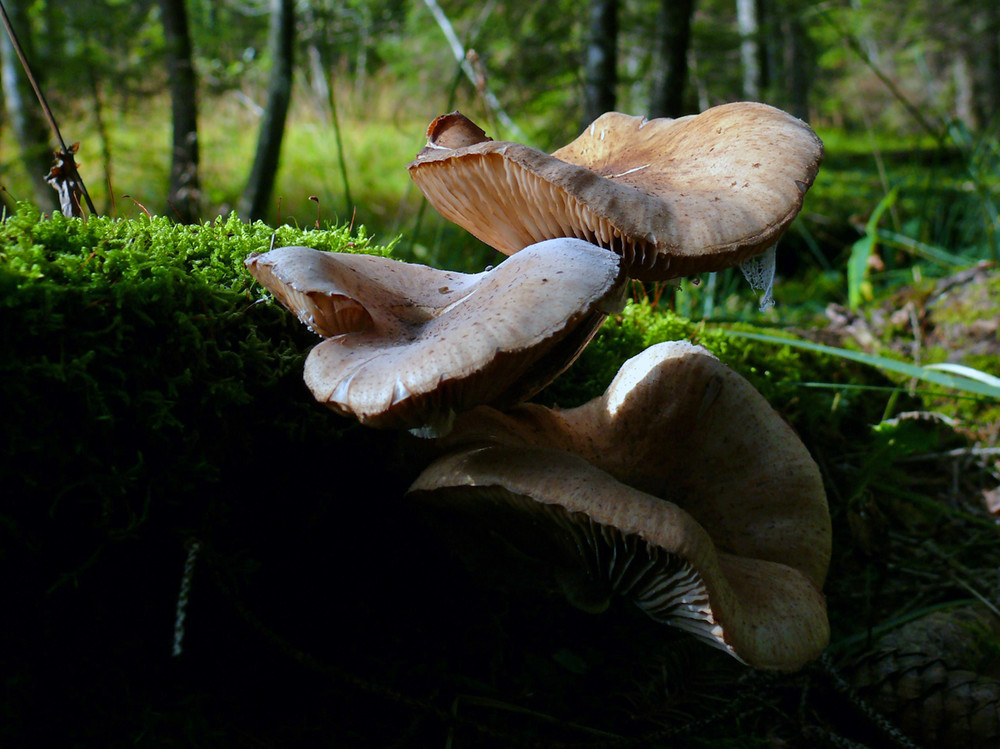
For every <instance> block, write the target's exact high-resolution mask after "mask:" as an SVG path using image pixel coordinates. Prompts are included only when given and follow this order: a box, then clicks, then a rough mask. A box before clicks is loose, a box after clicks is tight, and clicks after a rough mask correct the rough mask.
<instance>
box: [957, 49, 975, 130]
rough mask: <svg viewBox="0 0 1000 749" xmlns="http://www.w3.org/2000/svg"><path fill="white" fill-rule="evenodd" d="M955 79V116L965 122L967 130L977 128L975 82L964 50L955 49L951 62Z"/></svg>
mask: <svg viewBox="0 0 1000 749" xmlns="http://www.w3.org/2000/svg"><path fill="white" fill-rule="evenodd" d="M951 71H952V77H953V79H954V81H955V116H956V117H957V118H958V119H960V120H961V121H962V122H964V123H965V126H966V127H968V128H969V130H978V129H979V124H980V123H979V117H978V113H977V111H976V95H975V84H974V83H973V80H972V66H971V65H970V64H969V58H968V56H967V55H966V54H965V51H964V50H961V49H959V50H957V51H956V52H955V56H954V58H953V59H952V63H951Z"/></svg>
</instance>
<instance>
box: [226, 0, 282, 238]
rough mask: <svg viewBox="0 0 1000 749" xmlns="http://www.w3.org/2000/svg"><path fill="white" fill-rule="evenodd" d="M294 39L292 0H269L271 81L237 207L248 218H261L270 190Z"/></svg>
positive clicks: (276, 157) (276, 160)
mask: <svg viewBox="0 0 1000 749" xmlns="http://www.w3.org/2000/svg"><path fill="white" fill-rule="evenodd" d="M294 42H295V2H294V0H271V39H270V42H269V44H270V48H271V57H272V68H271V84H270V87H269V89H268V93H267V107H266V109H265V110H264V117H263V119H262V120H261V123H260V136H259V138H258V140H257V154H256V156H254V160H253V168H252V169H251V170H250V179H249V181H248V182H247V188H246V190H245V191H244V193H243V197H242V198H240V202H239V205H238V207H237V213H239V215H240V216H242V217H243V218H244V219H246V220H249V221H256V220H258V219H262V218H263V217H264V214H265V213H266V211H267V205H268V202H269V201H270V200H271V192H272V191H273V190H274V178H275V176H276V175H277V173H278V160H279V157H280V155H281V141H282V138H283V137H284V134H285V118H286V117H287V115H288V104H289V102H290V101H291V98H292V66H293V63H294V51H295V49H294Z"/></svg>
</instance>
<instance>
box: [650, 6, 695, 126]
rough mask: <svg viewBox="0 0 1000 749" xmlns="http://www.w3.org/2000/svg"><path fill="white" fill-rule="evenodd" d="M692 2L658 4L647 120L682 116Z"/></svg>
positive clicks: (689, 43)
mask: <svg viewBox="0 0 1000 749" xmlns="http://www.w3.org/2000/svg"><path fill="white" fill-rule="evenodd" d="M693 15H694V0H661V1H660V14H659V19H658V23H657V29H658V31H659V34H660V50H659V57H660V59H659V64H658V66H657V69H656V70H655V71H654V75H653V91H652V94H651V96H650V97H649V116H650V117H680V116H681V115H683V114H685V110H684V89H685V87H686V85H687V79H688V49H689V48H690V46H691V18H692V16H693Z"/></svg>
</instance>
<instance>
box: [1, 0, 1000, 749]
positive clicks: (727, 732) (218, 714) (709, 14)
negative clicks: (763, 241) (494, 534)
mask: <svg viewBox="0 0 1000 749" xmlns="http://www.w3.org/2000/svg"><path fill="white" fill-rule="evenodd" d="M3 7H4V8H5V9H6V11H7V14H8V15H9V17H10V21H11V23H12V25H13V27H14V28H15V29H16V31H17V35H18V37H19V39H20V42H21V46H22V47H23V49H24V51H25V53H26V54H27V57H28V58H29V60H30V62H31V66H32V69H33V71H34V74H35V77H36V78H37V80H38V83H39V85H40V88H41V90H42V91H44V94H45V97H46V98H47V100H48V103H49V105H50V107H51V110H52V113H53V114H54V117H55V119H56V120H57V121H58V125H59V127H60V129H61V132H62V136H63V137H64V138H65V140H66V143H67V144H72V143H75V142H79V150H78V151H77V152H76V154H75V157H76V161H77V162H78V163H79V171H80V174H81V176H82V178H83V179H84V180H85V182H86V185H87V188H88V190H89V194H90V196H91V197H92V199H93V203H94V206H95V208H96V211H95V213H97V214H101V215H102V216H104V217H107V219H105V218H94V217H92V216H90V215H87V220H85V221H77V220H72V219H65V220H64V219H62V218H61V217H59V216H58V215H55V211H56V210H57V209H58V207H59V203H58V199H57V194H56V192H55V191H54V190H53V189H52V187H51V186H50V185H48V184H47V183H46V182H45V175H46V174H48V172H49V169H50V167H51V165H52V153H53V149H54V148H55V147H56V146H57V144H56V142H55V139H54V137H53V134H52V130H51V128H50V127H49V124H48V123H47V122H46V120H45V118H44V116H43V115H42V111H41V109H40V107H39V106H38V103H37V99H36V96H35V92H34V91H32V89H31V86H30V85H29V83H28V79H27V77H26V76H25V75H24V72H23V70H22V67H21V64H20V62H19V61H18V59H17V57H16V55H15V54H14V50H13V48H12V46H11V44H10V42H9V39H8V38H7V35H6V34H5V33H0V55H2V57H0V62H2V77H0V94H2V107H0V201H2V205H0V211H2V215H3V220H2V221H0V240H2V241H0V305H2V307H3V310H4V312H3V314H2V315H0V338H2V339H3V340H4V346H3V347H2V348H0V392H2V393H3V395H4V397H5V399H7V400H6V402H5V409H4V415H5V431H4V438H5V439H6V443H5V445H6V447H5V449H3V450H0V477H2V478H0V486H3V487H4V490H5V492H6V491H10V494H9V495H7V496H5V497H4V502H3V503H0V565H4V564H7V565H9V569H10V572H9V573H8V574H6V575H4V576H0V577H3V579H4V581H5V583H7V584H8V585H9V588H10V590H12V591H13V593H12V595H9V596H8V598H9V600H12V601H13V602H14V603H13V604H11V605H9V606H0V630H2V636H0V641H2V642H5V643H11V642H13V643H18V642H23V643H25V646H24V647H18V648H8V652H3V650H2V649H0V676H3V678H4V679H5V681H4V686H5V687H6V688H7V695H9V696H6V695H5V696H4V698H3V699H0V743H3V741H4V739H8V740H10V741H11V742H13V743H11V745H15V744H16V745H18V746H33V745H38V746H48V745H51V741H47V740H46V739H51V737H52V736H55V737H57V739H59V740H61V743H62V744H63V745H65V746H102V747H103V746H116V745H141V746H158V747H159V746H174V745H178V746H181V745H183V746H240V747H242V746H280V747H288V746H317V745H320V746H327V745H336V746H357V747H379V749H381V748H382V747H390V746H434V747H438V746H446V747H451V746H455V747H458V746H463V747H465V746H475V747H477V749H482V748H484V747H493V746H496V747H508V746H546V747H547V746H581V747H582V746H586V747H591V749H596V748H597V747H620V746H663V747H666V746H670V747H702V746H711V747H741V748H742V747H748V748H749V747H755V748H756V747H770V748H772V749H774V748H777V747H793V746H810V747H835V748H836V749H843V748H844V747H847V748H848V749H854V748H857V747H871V748H873V749H883V748H889V747H894V748H896V749H898V748H899V747H910V748H912V747H915V746H926V747H963V748H964V747H973V746H995V745H997V742H1000V543H998V542H997V541H998V535H997V534H998V532H1000V526H998V524H997V520H998V518H1000V488H998V485H1000V379H998V376H1000V275H998V273H997V267H998V263H1000V210H998V208H1000V4H998V3H997V2H995V0H933V1H932V0H905V1H904V0H883V1H882V2H873V1H872V0H829V1H827V2H805V0H589V1H586V0H583V1H581V0H575V1H573V2H570V1H569V0H546V1H544V2H541V1H539V2H515V1H514V0H475V2H472V1H471V0H370V1H367V2H366V1H364V0H343V1H340V2H338V1H334V0H91V1H89V2H79V1H78V0H31V2H27V1H26V0H24V1H22V0H3ZM746 99H750V100H759V101H763V102H766V103H769V104H772V105H774V106H777V107H780V108H782V109H785V110H787V111H789V112H791V113H793V114H794V115H796V116H798V117H800V118H802V119H804V120H805V121H807V122H808V123H809V124H810V125H811V126H812V127H813V128H814V129H815V130H816V131H817V132H818V134H819V135H820V136H821V137H822V139H823V141H824V143H825V146H826V159H825V161H824V163H823V164H822V166H821V167H820V171H819V174H818V177H817V179H816V181H815V184H814V185H813V187H812V188H811V189H810V190H809V192H808V194H807V195H806V199H805V203H804V207H803V209H802V211H801V213H800V214H799V215H798V217H797V218H796V219H795V221H794V223H793V224H792V225H791V227H790V229H789V230H788V231H787V233H786V234H785V235H784V236H783V237H782V239H781V242H780V247H779V248H778V253H777V258H778V259H777V274H778V282H777V283H776V285H775V289H774V297H775V301H776V302H777V303H776V305H775V306H773V307H771V308H769V309H763V308H762V307H761V306H760V305H759V299H758V298H757V297H756V296H755V294H754V292H753V291H752V290H751V289H749V288H748V286H747V284H746V282H745V281H744V279H743V277H742V276H741V274H740V272H739V270H738V269H730V270H727V271H723V272H719V273H712V274H706V275H705V276H704V277H701V278H693V279H684V280H682V281H680V282H678V283H677V284H676V285H673V284H669V283H668V284H645V285H643V284H639V283H638V282H637V283H635V284H634V285H633V288H632V298H633V301H632V303H630V304H628V305H627V306H626V308H625V310H624V311H623V312H622V313H621V314H619V315H614V316H612V317H611V318H609V319H608V320H607V322H606V323H605V325H604V327H603V328H602V329H601V330H600V332H599V333H598V334H597V336H596V337H595V338H594V340H593V342H592V343H591V344H590V345H589V346H588V347H587V349H586V350H585V351H584V352H583V354H582V355H581V358H580V360H579V363H578V364H576V365H574V366H573V367H572V368H570V369H569V370H567V371H566V373H565V374H564V375H563V376H562V377H561V378H560V379H559V381H558V382H557V383H555V384H554V385H553V386H552V387H551V388H549V389H546V390H544V391H543V392H542V393H541V394H539V399H548V400H547V401H546V402H547V403H549V404H551V403H559V404H560V405H563V406H567V405H572V404H575V403H580V402H583V401H585V400H586V399H588V398H590V397H593V396H594V395H596V394H597V393H599V392H601V391H603V388H604V387H605V385H606V384H607V382H608V381H609V380H610V379H611V377H612V376H613V374H614V372H615V371H617V368H618V366H619V365H620V364H621V363H622V362H623V361H625V360H626V359H627V358H628V357H630V356H633V355H635V354H636V353H638V352H639V351H642V350H644V349H645V348H647V347H649V346H650V345H652V344H655V343H658V342H661V341H665V340H677V339H688V340H691V341H695V342H697V343H700V344H703V345H705V346H706V347H708V348H709V349H711V351H712V352H713V353H714V354H716V355H717V356H719V358H720V359H721V360H722V361H723V362H725V363H726V364H727V365H729V366H731V367H733V368H734V369H736V370H737V371H739V372H740V374H741V375H743V376H745V377H746V378H747V379H748V380H750V382H751V383H752V384H753V386H754V387H755V388H757V389H758V390H759V391H760V392H761V393H762V394H763V395H764V397H765V398H766V399H767V400H768V402H770V403H771V404H772V405H773V406H774V407H775V409H776V410H777V411H778V412H779V413H780V414H781V415H782V417H783V418H784V419H786V420H787V421H788V422H789V423H790V424H792V426H793V427H794V428H795V430H796V431H797V432H798V433H799V434H800V436H801V437H802V439H803V442H805V443H806V444H807V446H808V448H809V450H810V452H811V454H812V455H813V457H814V458H815V460H816V462H817V464H818V465H819V467H820V470H821V472H822V475H823V479H824V483H825V487H826V493H827V498H828V502H829V506H830V509H831V516H832V518H833V524H834V558H833V560H832V563H831V571H830V574H829V576H828V577H827V583H826V587H825V589H824V592H825V595H826V598H827V606H828V612H829V616H830V623H831V629H832V638H831V646H830V648H829V649H828V650H827V652H826V653H825V654H824V656H823V658H822V659H820V660H819V661H817V662H816V663H813V664H810V665H809V666H808V667H806V668H805V669H803V670H802V671H801V672H797V673H794V674H778V673H770V672H764V671H755V670H753V669H750V668H746V667H744V666H743V665H742V664H740V663H738V662H736V661H735V660H733V659H732V658H729V657H728V656H726V655H724V654H722V653H721V652H716V651H714V650H711V651H708V649H706V648H703V647H701V645H700V644H698V643H693V644H692V641H691V638H688V637H687V636H686V635H684V634H683V633H678V632H675V631H673V630H672V629H670V628H664V627H661V626H659V625H657V624H655V623H653V622H652V621H651V620H648V619H647V618H646V617H644V616H643V615H642V614H641V613H640V612H638V611H637V610H635V609H633V608H630V607H627V606H625V605H624V604H622V605H618V604H615V605H614V606H613V607H612V608H611V609H610V610H609V611H608V612H606V615H604V614H602V615H601V616H592V615H590V614H583V613H581V612H578V611H575V610H570V608H569V607H568V606H566V605H565V602H563V601H561V600H560V601H554V600H552V599H536V598H532V597H531V596H530V595H528V596H523V597H519V596H520V594H519V593H518V592H516V591H515V592H514V593H511V592H510V591H504V592H502V594H501V595H499V596H497V595H495V591H494V590H492V589H490V588H489V587H488V586H484V585H482V584H480V583H479V582H478V581H475V580H473V579H472V578H471V577H470V576H467V575H466V573H465V572H464V571H463V570H462V568H461V566H460V565H457V564H456V563H455V560H454V558H452V557H450V556H449V555H448V553H447V552H446V550H444V549H443V548H442V545H441V544H439V543H436V542H434V541H428V540H427V538H425V535H424V533H423V531H422V530H420V529H421V528H422V527H423V526H422V525H420V523H418V522H417V521H416V520H415V518H414V516H411V515H410V514H408V513H407V511H406V509H405V508H403V507H400V504H401V503H400V502H399V501H398V499H399V498H400V497H402V495H403V493H404V492H405V490H406V487H407V486H409V484H410V483H411V482H412V480H413V478H414V476H415V474H416V473H419V471H420V470H422V469H423V465H424V464H425V463H426V461H424V464H421V463H420V462H421V461H422V460H424V459H425V458H426V455H424V452H423V451H424V450H426V447H421V444H422V443H420V441H418V440H415V439H414V440H411V441H409V442H406V441H405V440H408V439H409V437H408V436H407V435H400V436H398V439H397V435H395V434H387V433H386V432H384V431H380V430H372V429H366V428H362V427H360V426H359V425H357V424H354V423H348V422H349V420H347V419H340V418H339V417H337V418H336V419H335V418H334V416H333V415H331V414H330V413H328V412H327V411H326V410H325V409H322V408H320V407H318V406H317V404H315V403H314V402H313V400H312V399H311V397H310V396H309V394H308V393H307V392H305V390H304V388H303V384H302V362H303V359H304V357H305V353H306V352H307V351H308V350H309V348H310V347H311V346H312V345H314V343H315V339H314V338H313V336H312V334H311V333H310V332H308V331H306V330H305V329H304V328H303V327H302V326H300V325H299V324H298V322H297V321H296V320H294V319H293V318H292V316H290V315H288V314H287V313H286V311H285V310H283V309H282V308H280V305H277V304H273V303H260V302H268V301H272V302H273V300H269V299H268V298H267V296H266V294H265V293H264V291H263V290H262V289H261V288H260V287H259V286H258V285H256V284H254V283H253V282H252V280H251V279H250V278H249V276H248V275H247V274H246V271H245V268H244V265H243V260H244V258H245V257H246V256H247V255H248V254H250V253H251V252H256V251H260V250H263V249H265V248H266V247H268V246H269V244H270V243H271V242H272V241H275V242H276V243H277V245H282V244H286V245H287V244H310V245H312V246H316V247H319V248H322V249H335V250H343V249H348V248H350V249H353V250H359V251H371V252H375V253H382V252H386V253H391V255H392V256H394V257H396V258H399V259H403V260H410V261H416V262H421V263H427V264H430V265H434V266H437V267H442V268H449V269H455V270H462V271H470V272H478V271H481V270H482V269H483V268H484V266H487V265H490V264H494V263H497V262H498V260H499V259H500V257H499V256H498V255H497V253H496V252H495V251H493V250H492V249H490V248H489V247H487V246H485V245H483V244H482V243H480V242H478V241H477V240H475V239H474V238H472V237H471V236H469V235H468V234H467V233H466V232H465V231H463V230H461V229H459V228H458V227H456V226H453V225H452V224H450V223H448V222H447V221H445V220H443V219H441V218H440V217H439V216H438V215H437V213H436V212H435V211H434V210H433V209H432V208H430V207H429V206H427V205H426V203H425V201H424V200H423V198H422V196H421V194H420V192H419V191H418V190H417V189H416V188H415V187H414V186H413V184H412V183H411V181H410V178H409V176H408V174H407V171H406V165H407V163H408V162H410V161H411V159H413V157H414V156H415V155H416V153H417V152H418V151H419V150H420V149H421V147H422V146H423V145H424V143H425V131H426V127H427V125H428V123H429V122H430V121H431V120H432V119H433V118H435V117H436V116H438V115H440V114H442V113H445V112H449V111H452V110H456V109H457V110H460V111H462V112H463V113H465V114H466V115H468V116H469V117H471V118H472V119H473V120H475V121H476V122H478V123H479V124H480V125H482V126H483V127H484V129H485V130H486V131H487V134H488V135H490V136H492V137H493V138H495V139H503V140H514V141H519V142H523V143H527V144H529V145H532V146H536V147H538V148H541V149H544V150H546V151H551V150H553V149H555V148H557V147H560V146H562V145H564V144H566V143H567V142H569V141H570V140H571V139H573V138H574V137H576V135H577V134H578V133H579V132H580V131H581V130H582V128H584V127H585V126H586V125H587V124H588V123H589V122H590V121H592V119H594V118H595V117H596V116H597V115H598V114H600V113H602V112H604V111H607V110H612V109H615V110H618V111H622V112H626V113H628V114H636V115H645V116H648V117H659V116H668V117H679V116H683V115H687V114H693V113H697V112H700V111H703V110H705V109H707V108H709V107H712V106H714V105H717V104H721V103H725V102H731V101H737V100H746ZM38 209H41V210H40V211H39V210H38ZM83 213H84V214H89V213H90V212H89V211H86V210H84V211H83ZM40 214H41V215H40ZM116 219H135V220H134V221H133V220H122V221H118V220H116ZM277 245H276V246H277ZM81 248H82V250H81ZM81 252H82V254H81ZM79 425H84V427H83V428H79ZM415 445H416V446H415ZM39 446H41V447H39ZM369 466H374V467H375V470H374V471H365V470H364V469H365V467H369ZM725 469H726V467H725V466H721V467H720V469H719V470H720V471H724V470H725ZM386 498H390V500H391V501H392V504H390V505H385V503H384V500H386ZM372 529H375V530H377V531H379V532H380V533H381V535H380V536H376V538H375V539H374V540H372V538H371V537H370V536H369V535H368V531H370V530H372ZM199 549H200V551H199ZM199 555H200V556H199ZM192 580H193V581H194V582H193V586H192ZM179 586H180V587H181V593H180V596H178V587H179ZM189 593H190V597H191V606H190V608H189V610H188V614H187V615H188V630H187V634H185V630H184V617H183V616H178V612H183V611H184V609H183V607H182V606H181V605H180V600H181V599H183V604H184V606H186V605H187V603H188V595H189ZM175 626H176V629H175V628H174V627H175ZM664 629H666V630H668V631H666V632H664ZM172 638H173V642H174V643H175V645H176V646H177V650H176V651H175V655H176V654H178V653H180V650H181V649H180V644H181V641H182V640H183V645H184V648H183V656H182V657H177V658H170V657H169V655H168V652H167V649H168V644H169V642H170V641H171V639H172ZM873 706H874V707H873ZM39 726H49V727H50V728H48V729H47V730H48V731H49V733H50V735H49V736H45V735H44V732H40V731H39V729H38V727H39Z"/></svg>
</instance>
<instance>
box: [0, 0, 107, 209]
mask: <svg viewBox="0 0 1000 749" xmlns="http://www.w3.org/2000/svg"><path fill="white" fill-rule="evenodd" d="M0 16H3V25H4V28H5V29H7V36H9V37H10V43H11V46H13V47H14V52H15V53H16V54H17V59H18V60H20V61H21V67H22V68H24V73H25V75H27V76H28V81H29V82H30V83H31V88H32V89H34V91H35V96H36V97H38V103H39V104H41V105H42V112H44V113H45V119H47V120H48V121H49V127H51V128H52V132H53V133H54V134H55V136H56V140H58V141H59V147H60V148H61V149H62V150H61V151H60V153H59V156H60V157H61V158H62V166H63V168H64V169H65V170H66V171H67V172H68V175H67V176H68V178H69V179H75V181H76V184H77V185H78V186H79V187H80V190H81V191H82V192H83V197H84V199H86V201H87V208H89V209H90V212H91V213H93V214H96V213H97V209H96V208H94V203H93V201H91V199H90V193H88V192H87V187H86V185H84V184H83V179H81V177H80V174H79V172H77V170H76V160H75V159H74V158H73V154H74V153H75V151H74V150H70V149H69V148H67V146H66V141H65V140H63V137H62V133H61V132H60V131H59V125H58V124H57V123H56V118H55V117H54V116H53V114H52V109H51V108H50V107H49V103H48V101H47V100H46V99H45V94H43V93H42V89H41V88H39V86H38V82H37V81H36V80H35V76H34V75H33V74H32V72H31V66H30V65H29V64H28V58H26V57H25V56H24V50H23V49H22V48H21V42H20V41H18V38H17V34H16V33H15V32H14V26H13V25H12V24H11V22H10V17H9V16H8V15H7V9H6V8H5V7H4V5H3V2H2V0H0Z"/></svg>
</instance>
